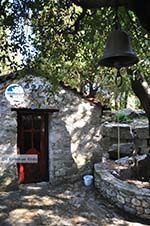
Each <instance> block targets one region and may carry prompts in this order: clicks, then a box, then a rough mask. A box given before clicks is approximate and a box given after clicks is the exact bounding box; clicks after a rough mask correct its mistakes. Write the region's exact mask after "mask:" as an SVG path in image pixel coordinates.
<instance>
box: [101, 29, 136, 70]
mask: <svg viewBox="0 0 150 226" xmlns="http://www.w3.org/2000/svg"><path fill="white" fill-rule="evenodd" d="M138 61H139V59H138V57H137V56H136V54H135V52H134V51H133V49H132V47H131V42H130V39H129V36H128V35H127V33H126V32H124V31H121V30H119V29H115V30H113V31H112V32H111V33H110V35H109V37H108V40H107V44H106V47H105V50H104V55H103V57H102V59H101V60H100V61H99V64H100V65H102V66H106V67H116V68H121V67H128V66H132V65H133V64H136V63H137V62H138Z"/></svg>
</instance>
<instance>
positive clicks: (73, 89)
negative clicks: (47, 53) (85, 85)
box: [60, 81, 103, 108]
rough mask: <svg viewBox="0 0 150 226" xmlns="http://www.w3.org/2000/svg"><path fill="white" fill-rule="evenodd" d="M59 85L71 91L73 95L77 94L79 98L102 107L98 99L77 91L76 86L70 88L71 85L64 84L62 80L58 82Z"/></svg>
mask: <svg viewBox="0 0 150 226" xmlns="http://www.w3.org/2000/svg"><path fill="white" fill-rule="evenodd" d="M60 86H61V87H62V88H63V89H65V90H68V91H71V92H73V93H74V94H75V95H77V96H79V97H80V98H82V99H84V100H85V101H87V102H90V103H91V104H93V105H95V106H97V107H99V108H103V105H102V104H101V102H100V101H97V100H96V99H95V98H90V97H86V96H84V95H83V93H82V92H79V91H78V90H77V89H76V88H72V87H71V86H69V85H67V84H65V83H64V82H62V81H61V82H60Z"/></svg>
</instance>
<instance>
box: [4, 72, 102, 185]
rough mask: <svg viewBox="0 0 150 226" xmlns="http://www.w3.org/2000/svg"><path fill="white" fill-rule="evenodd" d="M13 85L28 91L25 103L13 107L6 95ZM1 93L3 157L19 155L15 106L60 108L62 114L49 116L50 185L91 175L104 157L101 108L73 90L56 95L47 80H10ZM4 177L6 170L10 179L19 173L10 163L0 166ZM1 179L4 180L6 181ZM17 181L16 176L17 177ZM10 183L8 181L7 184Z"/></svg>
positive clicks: (28, 78) (31, 78)
mask: <svg viewBox="0 0 150 226" xmlns="http://www.w3.org/2000/svg"><path fill="white" fill-rule="evenodd" d="M10 83H17V84H20V85H21V86H22V87H23V89H24V91H25V97H24V102H23V103H22V104H20V105H17V106H11V105H10V104H9V103H8V101H7V100H6V98H5V95H4V92H5V89H6V87H7V86H8V85H9V84H10ZM0 88H1V91H0V100H1V101H0V105H1V106H0V114H1V118H0V123H1V124H0V131H1V132H0V148H1V150H0V151H1V152H0V156H2V155H4V154H6V153H9V154H11V155H12V154H16V153H17V150H16V141H17V139H16V133H17V123H16V113H15V112H11V107H25V108H31V107H32V108H58V109H59V112H58V113H54V114H52V115H50V116H49V176H50V182H57V181H60V180H63V179H70V178H74V177H76V176H79V175H80V176H81V175H83V174H85V173H88V172H91V171H92V168H93V163H95V162H98V161H99V160H100V157H101V149H100V145H99V141H100V119H101V108H100V107H98V106H96V105H95V104H93V103H90V102H89V101H87V100H85V99H83V98H81V96H80V95H78V94H75V93H74V92H73V91H71V90H67V89H63V88H61V89H60V90H59V91H58V92H57V93H55V94H53V92H52V86H51V84H50V83H49V82H48V81H47V80H46V79H44V78H40V77H33V76H26V77H24V78H23V79H20V80H18V81H17V80H14V81H8V82H6V83H3V84H2V85H1V87H0ZM0 167H1V168H0V175H1V178H2V177H3V176H4V171H5V174H6V177H5V178H7V180H8V177H9V178H10V180H11V178H13V177H12V176H9V175H10V172H11V174H13V175H15V174H16V167H15V166H14V165H13V166H12V168H13V170H12V169H11V170H10V168H9V167H8V164H1V165H0ZM5 178H4V177H3V180H1V183H2V184H3V181H4V179H5ZM14 178H16V176H15V177H14ZM7 183H8V181H7Z"/></svg>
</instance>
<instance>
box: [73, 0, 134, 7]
mask: <svg viewBox="0 0 150 226" xmlns="http://www.w3.org/2000/svg"><path fill="white" fill-rule="evenodd" d="M72 2H73V3H74V4H76V5H78V6H81V7H83V8H87V9H98V8H101V7H115V6H116V3H117V5H118V6H125V7H127V8H128V9H132V8H134V3H135V0H72Z"/></svg>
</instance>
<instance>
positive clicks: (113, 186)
mask: <svg viewBox="0 0 150 226" xmlns="http://www.w3.org/2000/svg"><path fill="white" fill-rule="evenodd" d="M94 176H95V186H96V188H97V189H98V190H99V191H100V193H101V194H102V195H103V196H104V197H106V198H108V199H109V200H110V201H111V202H113V203H114V204H115V205H116V206H118V207H119V208H121V209H124V210H125V211H126V212H129V213H130V214H134V215H137V216H139V217H141V218H145V219H150V189H147V188H138V187H136V186H135V185H133V184H128V183H127V182H126V181H121V180H119V179H117V178H116V177H114V176H113V175H112V174H111V173H110V172H109V171H108V170H107V169H105V168H104V166H103V164H102V163H101V164H95V166H94Z"/></svg>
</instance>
